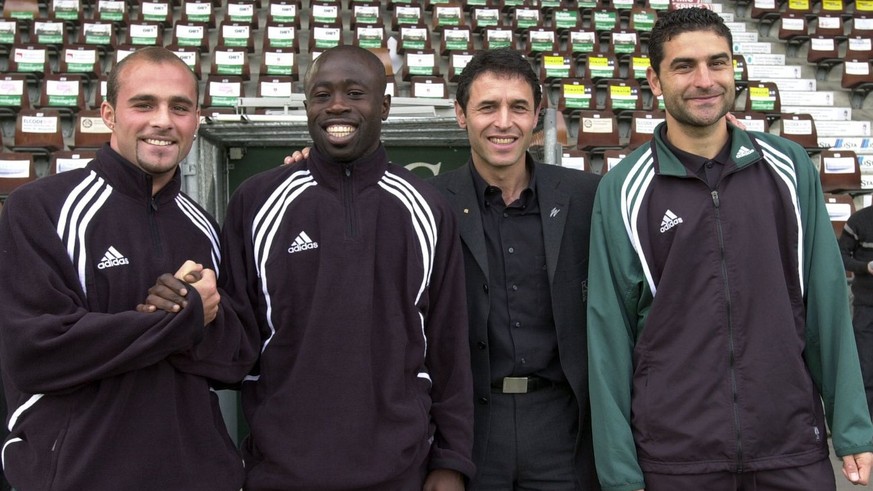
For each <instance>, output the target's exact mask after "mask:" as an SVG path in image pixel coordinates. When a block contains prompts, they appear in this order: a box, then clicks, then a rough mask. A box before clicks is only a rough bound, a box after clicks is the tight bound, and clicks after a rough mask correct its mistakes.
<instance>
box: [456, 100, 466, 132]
mask: <svg viewBox="0 0 873 491" xmlns="http://www.w3.org/2000/svg"><path fill="white" fill-rule="evenodd" d="M455 118H456V119H457V120H458V126H460V127H461V128H463V129H467V116H465V115H464V110H463V109H461V104H459V103H458V101H455Z"/></svg>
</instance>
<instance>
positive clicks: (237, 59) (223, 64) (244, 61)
mask: <svg viewBox="0 0 873 491" xmlns="http://www.w3.org/2000/svg"><path fill="white" fill-rule="evenodd" d="M209 74H210V75H220V76H227V75H235V76H238V77H242V79H243V80H249V78H251V68H250V67H249V54H248V50H246V48H238V47H235V46H217V47H216V48H215V49H214V50H212V68H211V69H210V71H209Z"/></svg>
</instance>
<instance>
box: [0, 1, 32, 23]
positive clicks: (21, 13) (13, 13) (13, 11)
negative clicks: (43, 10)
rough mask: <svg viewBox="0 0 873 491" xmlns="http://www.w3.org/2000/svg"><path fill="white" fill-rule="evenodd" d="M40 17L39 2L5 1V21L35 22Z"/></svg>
mask: <svg viewBox="0 0 873 491" xmlns="http://www.w3.org/2000/svg"><path fill="white" fill-rule="evenodd" d="M38 17H39V2H38V1H37V0H4V2H3V18H4V19H25V20H34V19H36V18H38Z"/></svg>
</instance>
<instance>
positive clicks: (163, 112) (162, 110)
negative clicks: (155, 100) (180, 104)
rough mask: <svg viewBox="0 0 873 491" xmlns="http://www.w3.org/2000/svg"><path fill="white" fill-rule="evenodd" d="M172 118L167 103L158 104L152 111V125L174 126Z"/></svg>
mask: <svg viewBox="0 0 873 491" xmlns="http://www.w3.org/2000/svg"><path fill="white" fill-rule="evenodd" d="M172 125H173V123H172V118H171V117H170V107H169V106H168V105H166V104H158V105H157V107H156V108H155V110H154V111H153V112H152V126H157V127H160V128H167V127H170V126H172Z"/></svg>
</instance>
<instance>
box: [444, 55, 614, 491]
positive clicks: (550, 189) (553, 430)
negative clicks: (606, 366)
mask: <svg viewBox="0 0 873 491" xmlns="http://www.w3.org/2000/svg"><path fill="white" fill-rule="evenodd" d="M456 95H457V100H456V102H455V114H456V116H457V118H458V124H459V125H460V126H461V128H464V129H466V131H467V134H468V137H469V139H470V146H471V158H470V160H469V162H468V165H466V166H463V167H461V168H460V169H457V170H454V171H451V172H448V173H446V174H441V175H439V176H437V177H435V178H433V179H431V180H430V182H431V184H433V185H435V186H436V187H437V188H438V189H440V190H441V191H442V192H443V193H444V194H445V195H446V196H447V197H448V199H449V201H450V202H451V204H452V206H453V208H454V210H455V212H456V213H457V215H458V219H459V228H460V231H461V239H462V242H463V249H464V262H465V269H466V281H467V303H468V311H469V322H470V333H469V335H470V349H471V358H472V370H473V380H474V393H475V402H476V405H475V437H474V448H473V455H474V457H473V458H474V461H475V463H476V466H477V471H476V477H475V479H474V481H473V482H472V483H471V484H472V486H471V489H474V490H500V491H505V490H523V489H529V490H543V491H545V490H586V491H587V490H590V489H599V486H598V484H597V478H596V476H595V471H594V459H593V452H592V448H591V428H590V418H589V414H588V381H587V380H588V373H587V342H586V331H585V315H586V314H585V304H586V298H585V297H586V295H587V278H588V237H589V235H588V234H589V227H590V223H591V210H592V206H593V202H594V193H595V189H596V186H597V181H598V178H597V176H595V175H593V174H588V173H584V172H580V171H575V170H571V169H566V168H562V167H557V166H550V165H541V164H537V163H535V162H534V159H533V158H532V157H531V155H530V154H528V152H527V148H528V146H529V145H530V141H531V137H532V135H533V130H534V127H535V125H536V122H537V117H538V114H539V109H540V102H541V100H542V91H541V89H540V84H539V80H538V79H537V76H536V74H535V73H534V72H533V70H532V68H531V66H530V64H529V62H528V61H526V60H525V59H524V58H522V57H521V55H520V54H519V53H518V52H516V51H513V50H511V49H498V50H485V51H480V52H479V53H477V54H476V55H475V56H474V57H473V58H472V60H471V61H470V62H469V64H468V65H467V66H466V68H465V69H464V70H463V72H462V73H461V75H460V78H459V81H458V87H457V91H456Z"/></svg>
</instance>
